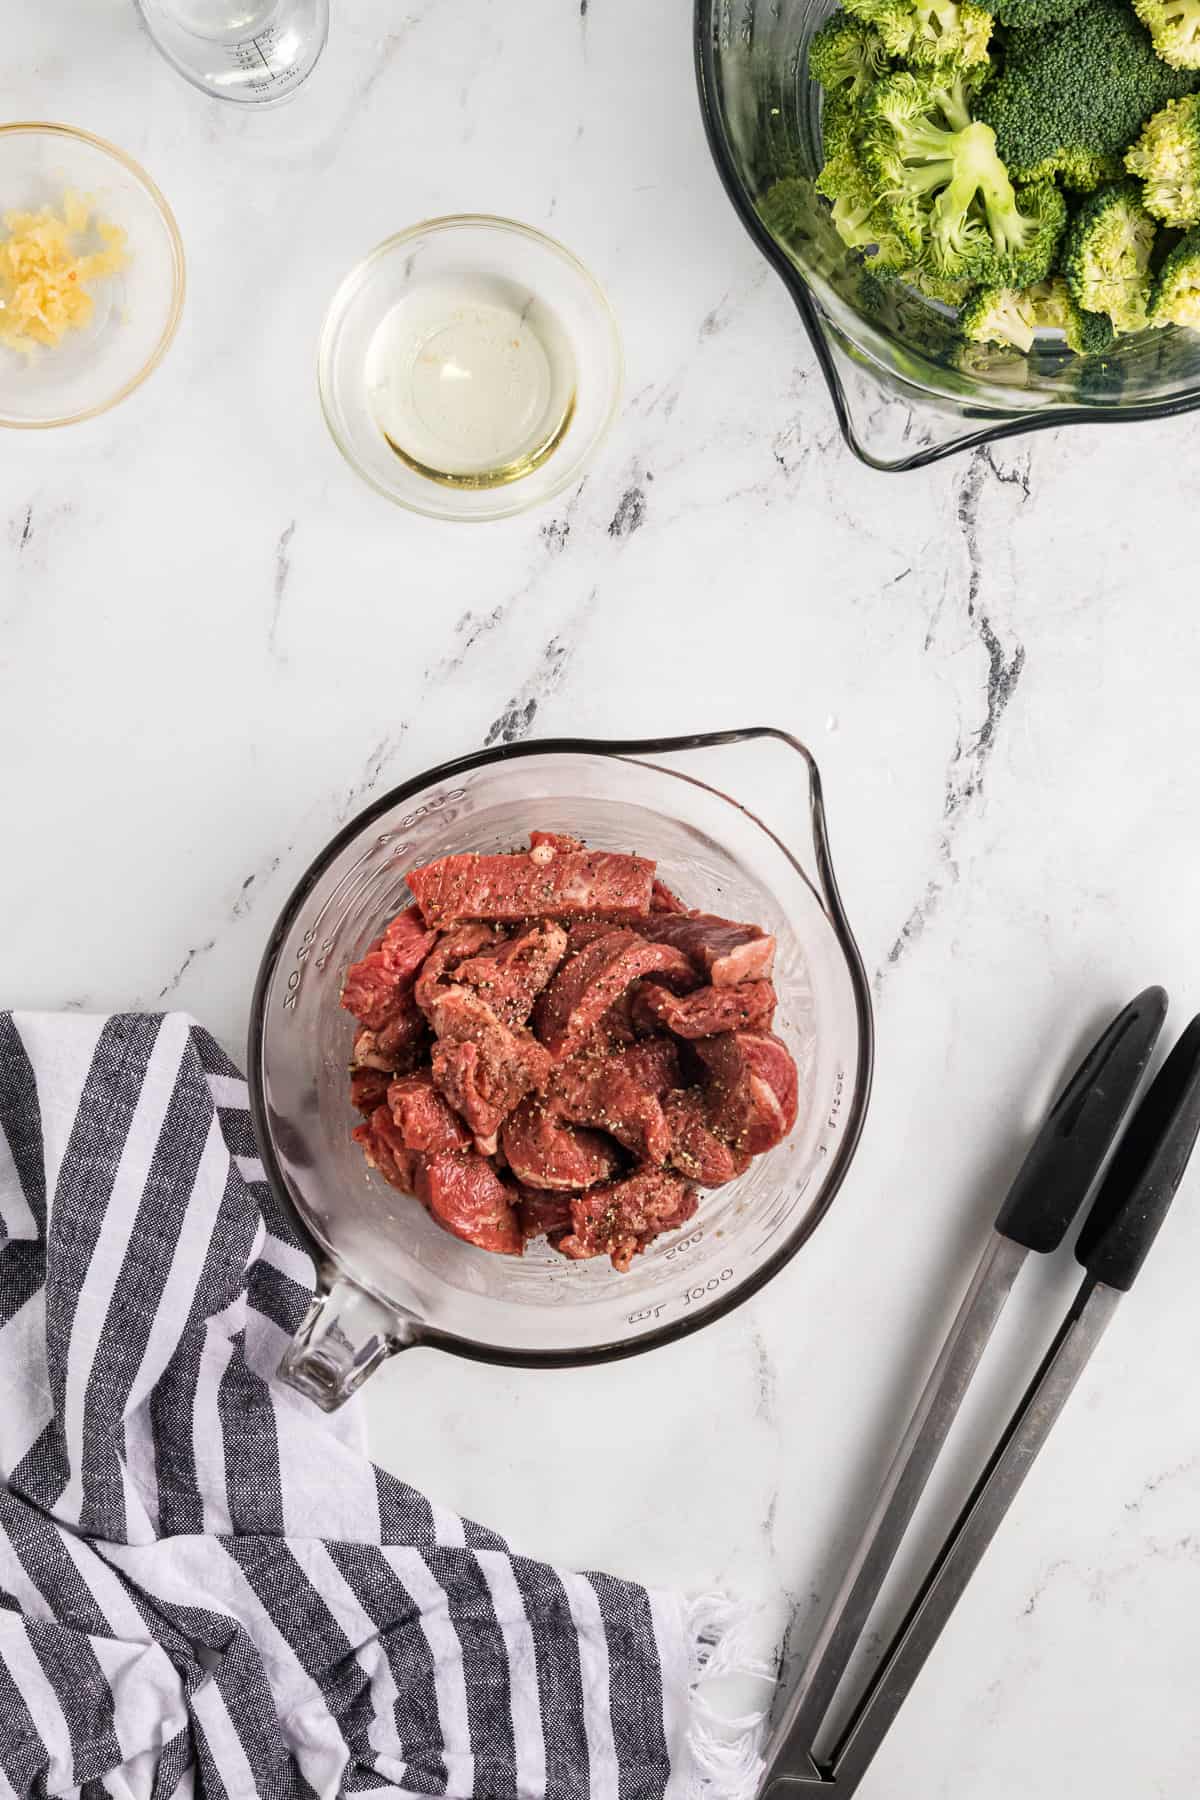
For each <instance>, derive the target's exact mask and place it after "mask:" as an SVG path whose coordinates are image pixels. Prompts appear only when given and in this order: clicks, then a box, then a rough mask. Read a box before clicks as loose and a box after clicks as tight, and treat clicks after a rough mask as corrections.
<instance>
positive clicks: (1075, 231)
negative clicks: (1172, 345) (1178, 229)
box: [1062, 178, 1155, 331]
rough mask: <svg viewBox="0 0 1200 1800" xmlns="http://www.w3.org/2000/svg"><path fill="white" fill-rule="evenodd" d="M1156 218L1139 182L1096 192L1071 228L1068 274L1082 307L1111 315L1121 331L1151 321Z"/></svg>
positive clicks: (1066, 253) (1139, 327)
mask: <svg viewBox="0 0 1200 1800" xmlns="http://www.w3.org/2000/svg"><path fill="white" fill-rule="evenodd" d="M1154 231H1155V226H1154V220H1153V219H1152V218H1151V217H1150V214H1149V213H1148V212H1147V211H1146V209H1145V207H1144V206H1143V205H1142V196H1141V191H1140V189H1139V187H1138V184H1137V182H1136V181H1130V180H1129V179H1128V178H1127V179H1126V180H1124V181H1116V182H1113V184H1112V185H1111V187H1106V188H1101V189H1100V191H1099V193H1096V194H1090V195H1089V196H1088V198H1087V199H1086V200H1085V201H1084V203H1083V205H1082V206H1081V207H1080V209H1079V211H1078V212H1077V213H1076V215H1075V217H1074V218H1073V219H1072V221H1071V223H1070V225H1069V226H1068V228H1067V236H1066V242H1065V244H1064V245H1063V255H1062V272H1063V274H1064V275H1065V277H1066V281H1067V286H1068V287H1069V288H1070V290H1071V296H1072V298H1073V299H1074V301H1075V303H1076V305H1077V306H1081V307H1083V308H1084V309H1085V310H1086V311H1087V312H1098V313H1107V314H1108V317H1109V318H1110V319H1111V320H1112V322H1113V324H1114V325H1115V326H1116V328H1117V330H1118V331H1141V330H1143V329H1144V327H1145V326H1146V324H1147V322H1148V309H1149V302H1150V283H1151V276H1150V251H1151V248H1152V246H1153V244H1154Z"/></svg>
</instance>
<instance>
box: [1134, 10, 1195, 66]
mask: <svg viewBox="0 0 1200 1800" xmlns="http://www.w3.org/2000/svg"><path fill="white" fill-rule="evenodd" d="M1133 10H1134V12H1135V13H1136V14H1137V16H1138V18H1139V19H1140V20H1141V21H1142V24H1143V25H1144V26H1145V27H1146V30H1147V31H1148V32H1149V33H1150V38H1151V41H1152V43H1153V45H1154V48H1155V50H1156V51H1157V52H1158V54H1159V56H1161V57H1162V59H1163V61H1164V62H1165V63H1170V65H1171V67H1172V68H1173V69H1200V0H1133Z"/></svg>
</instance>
